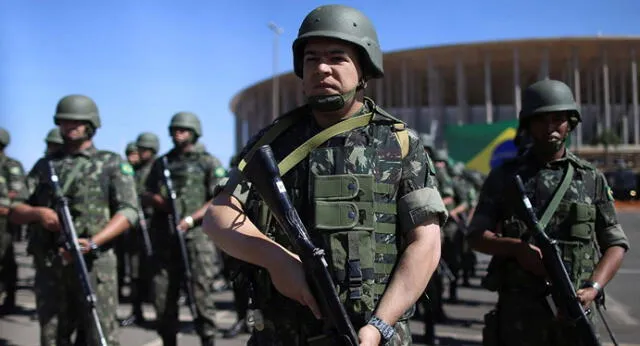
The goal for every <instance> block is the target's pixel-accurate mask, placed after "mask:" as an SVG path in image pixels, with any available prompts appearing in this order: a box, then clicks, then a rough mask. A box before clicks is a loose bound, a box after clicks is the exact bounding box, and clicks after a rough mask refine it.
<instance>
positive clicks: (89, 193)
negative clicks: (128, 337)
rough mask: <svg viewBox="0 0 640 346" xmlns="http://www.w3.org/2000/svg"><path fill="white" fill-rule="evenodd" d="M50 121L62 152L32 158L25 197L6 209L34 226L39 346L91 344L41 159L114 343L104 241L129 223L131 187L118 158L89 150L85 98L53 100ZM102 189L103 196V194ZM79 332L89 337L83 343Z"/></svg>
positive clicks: (93, 126) (113, 284)
mask: <svg viewBox="0 0 640 346" xmlns="http://www.w3.org/2000/svg"><path fill="white" fill-rule="evenodd" d="M54 122H55V124H56V125H58V126H59V127H60V132H61V134H62V138H63V139H64V147H63V149H62V150H60V151H58V152H56V153H54V154H52V155H50V156H47V157H44V158H41V159H40V160H38V162H36V164H35V165H34V167H33V169H32V170H31V172H29V175H28V179H29V180H30V181H32V182H33V186H34V187H35V190H34V192H33V193H32V194H31V196H26V193H24V192H25V191H23V196H22V197H23V198H25V202H23V203H19V204H17V205H15V206H13V207H12V209H11V219H12V220H13V221H14V222H16V223H20V224H25V223H37V224H39V225H40V226H41V227H38V228H34V230H33V232H34V236H33V237H32V238H31V244H30V248H31V251H32V253H33V255H34V265H35V269H36V275H35V293H36V304H37V312H38V319H39V322H40V342H41V344H42V345H70V344H71V343H72V340H71V335H72V334H73V333H74V331H76V332H77V336H76V344H92V345H97V344H98V338H97V333H96V332H95V330H94V328H92V327H93V326H90V325H89V323H90V322H89V321H91V318H90V316H89V315H88V311H87V310H86V309H85V308H84V307H85V301H84V295H83V294H82V291H81V290H80V285H79V278H78V277H77V275H76V272H75V271H74V269H73V265H74V264H73V263H66V261H65V260H63V258H65V257H66V256H65V254H64V252H62V254H61V252H60V250H59V243H58V235H59V232H60V227H61V226H60V223H61V221H60V220H59V219H58V214H57V213H56V211H55V210H53V209H51V208H52V206H53V196H52V188H51V180H50V174H49V167H48V162H51V163H52V164H53V166H54V167H55V169H56V171H57V173H58V176H59V177H60V185H61V186H62V188H63V192H64V193H65V195H66V196H67V197H68V199H69V210H70V211H71V215H72V216H73V223H74V226H75V229H76V231H77V232H78V238H79V243H80V245H81V247H82V252H83V253H84V254H85V260H86V261H87V267H88V268H87V269H88V270H89V276H90V280H91V284H92V286H93V289H94V291H95V294H96V298H97V302H98V304H97V310H98V316H99V319H100V324H101V325H102V328H103V331H104V334H105V337H106V338H107V342H108V344H109V345H119V341H118V333H117V330H118V327H117V320H116V308H117V304H118V295H117V273H116V257H115V254H114V253H113V250H112V249H111V247H112V243H111V241H112V240H113V239H114V238H116V237H118V235H120V234H121V233H122V232H124V231H125V230H126V229H128V228H129V227H131V226H132V225H135V224H136V222H137V218H138V214H137V211H136V204H137V203H136V192H135V183H134V180H133V168H132V167H131V166H130V165H129V164H128V163H126V162H123V160H122V158H121V157H120V155H118V154H116V153H114V152H110V151H104V150H98V149H96V148H95V146H94V144H93V141H92V138H93V136H94V135H95V133H96V131H97V129H98V128H99V127H100V116H99V113H98V108H97V106H96V104H95V102H94V101H93V100H92V99H90V98H89V97H87V96H83V95H68V96H65V97H63V98H62V99H61V100H60V101H59V102H58V104H57V107H56V113H55V116H54ZM105 192H109V193H105ZM79 335H88V336H90V337H91V339H92V340H93V342H91V343H84V340H82V339H79V338H80V336H79Z"/></svg>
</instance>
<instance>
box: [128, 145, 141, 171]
mask: <svg viewBox="0 0 640 346" xmlns="http://www.w3.org/2000/svg"><path fill="white" fill-rule="evenodd" d="M124 153H125V155H126V156H127V161H129V164H130V165H131V166H133V167H135V166H137V165H138V163H140V154H139V153H138V147H136V142H129V143H127V147H126V148H125V150H124Z"/></svg>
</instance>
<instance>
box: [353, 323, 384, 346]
mask: <svg viewBox="0 0 640 346" xmlns="http://www.w3.org/2000/svg"><path fill="white" fill-rule="evenodd" d="M358 339H360V346H378V345H379V344H380V340H381V339H382V335H380V332H379V331H378V329H376V327H374V326H372V325H370V324H367V325H365V326H364V327H362V328H360V330H359V331H358Z"/></svg>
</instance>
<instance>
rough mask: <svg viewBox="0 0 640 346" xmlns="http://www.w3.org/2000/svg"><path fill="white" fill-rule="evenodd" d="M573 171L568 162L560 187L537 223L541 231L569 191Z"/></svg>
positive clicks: (571, 165)
mask: <svg viewBox="0 0 640 346" xmlns="http://www.w3.org/2000/svg"><path fill="white" fill-rule="evenodd" d="M573 171H574V168H573V164H572V163H571V162H569V167H567V171H566V172H565V174H564V178H563V179H562V183H560V186H558V189H557V190H556V192H555V193H554V194H553V198H551V202H549V205H548V206H547V209H545V210H544V213H543V214H542V217H541V218H540V221H539V222H538V223H539V224H540V226H541V227H542V229H545V228H546V227H547V224H548V223H549V220H551V217H552V216H553V213H555V212H556V209H558V205H560V201H561V200H562V197H563V196H564V194H565V193H566V192H567V190H568V189H569V185H571V179H573Z"/></svg>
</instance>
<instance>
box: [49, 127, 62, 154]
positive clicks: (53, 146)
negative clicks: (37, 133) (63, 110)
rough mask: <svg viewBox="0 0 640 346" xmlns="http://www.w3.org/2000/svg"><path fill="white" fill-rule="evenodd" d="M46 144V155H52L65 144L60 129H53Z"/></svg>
mask: <svg viewBox="0 0 640 346" xmlns="http://www.w3.org/2000/svg"><path fill="white" fill-rule="evenodd" d="M44 142H45V143H46V144H47V148H46V150H45V152H44V154H45V156H46V155H51V154H53V153H55V152H57V151H59V150H60V149H62V146H63V144H64V140H63V139H62V135H60V129H59V128H57V127H54V128H52V129H51V130H50V131H49V132H48V133H47V137H46V138H45V140H44Z"/></svg>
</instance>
